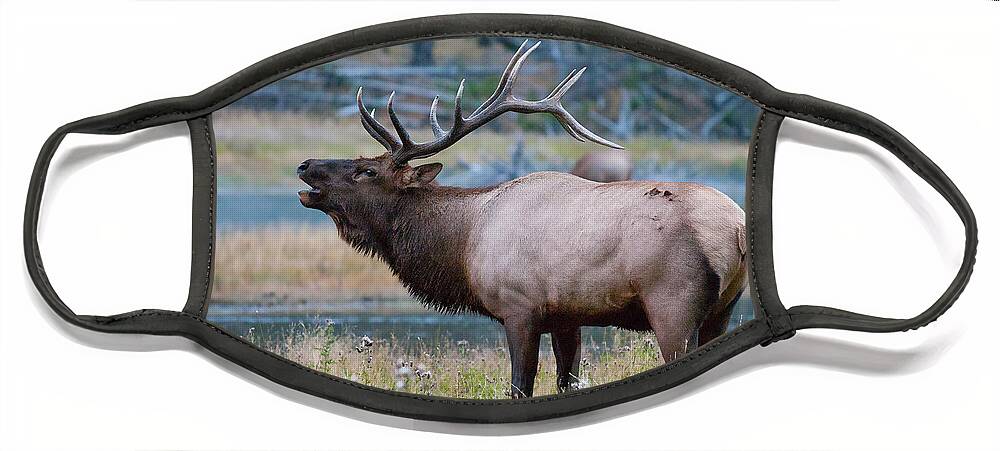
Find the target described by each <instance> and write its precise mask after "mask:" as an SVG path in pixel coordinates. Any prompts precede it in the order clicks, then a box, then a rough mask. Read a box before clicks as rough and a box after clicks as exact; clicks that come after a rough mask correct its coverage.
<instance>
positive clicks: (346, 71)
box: [24, 14, 976, 422]
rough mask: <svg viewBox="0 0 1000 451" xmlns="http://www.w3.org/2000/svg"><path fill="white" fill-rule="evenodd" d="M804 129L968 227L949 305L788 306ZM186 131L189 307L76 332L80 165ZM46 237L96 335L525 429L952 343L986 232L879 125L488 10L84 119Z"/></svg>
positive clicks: (758, 83)
mask: <svg viewBox="0 0 1000 451" xmlns="http://www.w3.org/2000/svg"><path fill="white" fill-rule="evenodd" d="M560 80H561V81H560ZM448 92H455V94H454V97H452V96H451V95H447V96H446V95H444V94H446V93H448ZM785 117H790V118H794V119H798V120H802V121H807V122H811V123H815V124H818V125H822V126H825V127H829V128H832V129H836V130H839V131H843V132H847V133H852V134H855V135H859V136H862V137H865V138H867V139H869V140H872V141H873V142H875V143H878V144H879V145H880V146H882V147H884V148H885V149H886V150H888V151H889V152H891V153H892V154H893V155H894V156H896V157H897V158H899V159H900V160H901V161H903V162H904V163H905V164H906V165H907V166H908V167H909V168H910V169H912V170H913V171H915V172H916V173H917V174H918V175H919V176H920V177H921V178H923V179H924V180H925V181H926V182H927V183H928V184H930V185H931V186H932V187H934V189H935V190H936V191H937V192H938V193H940V194H941V195H942V196H944V198H945V199H947V200H948V202H949V203H950V204H951V206H952V207H953V208H954V209H955V211H956V212H957V213H958V215H959V217H960V218H961V219H962V221H963V223H964V225H965V231H966V245H965V253H964V260H963V262H962V265H961V268H960V270H959V272H958V275H957V276H956V277H955V279H954V281H953V282H952V283H951V285H950V286H949V287H948V289H947V291H945V292H944V294H942V295H941V297H940V298H939V299H938V300H937V301H936V302H935V303H934V304H933V305H932V306H930V308H928V309H927V310H926V311H925V312H923V313H921V314H920V315H917V316H915V317H913V318H909V319H892V318H881V317H875V316H869V315H863V314H859V313H853V312H849V311H844V310H839V309H835V308H829V307H820V306H810V305H801V306H795V307H792V308H788V309H786V308H785V307H784V306H783V305H782V303H781V301H780V300H779V298H778V293H777V289H776V286H775V277H774V268H773V264H772V233H771V219H770V216H771V187H772V175H773V167H774V166H773V165H774V150H775V143H776V139H777V136H778V129H779V126H780V124H781V122H782V119H783V118H785ZM178 121H186V122H187V123H188V125H189V127H190V131H191V142H192V147H193V155H194V204H193V205H194V207H193V208H194V219H193V233H194V235H193V236H194V239H193V241H194V243H193V260H192V277H191V288H190V296H189V298H188V299H187V302H186V304H185V305H184V308H183V309H182V310H181V311H165V310H150V309H145V310H138V311H133V312H129V313H123V314H119V315H113V316H91V315H79V314H77V313H74V312H73V311H72V310H71V309H69V308H68V307H67V306H66V305H65V304H64V303H63V301H62V300H61V299H60V298H59V296H58V295H57V294H56V292H55V291H54V290H53V288H52V285H50V283H49V280H48V277H47V276H46V273H45V270H44V268H43V266H42V258H41V255H40V253H39V247H38V242H37V222H38V214H39V208H40V204H41V200H42V190H43V187H44V185H45V177H46V172H47V170H48V166H49V162H50V160H51V159H52V156H53V154H54V153H55V151H56V148H57V147H58V146H59V143H60V142H61V141H62V139H63V137H64V136H66V134H68V133H92V134H122V133H129V132H133V131H136V130H141V129H144V128H148V127H154V126H159V125H164V124H169V123H172V122H178ZM428 129H429V130H428ZM24 239H25V249H26V258H27V265H28V270H29V272H30V274H31V277H32V280H33V281H34V283H35V285H36V286H37V287H38V290H39V291H40V293H41V295H42V297H43V298H44V299H45V301H46V302H47V303H48V304H49V305H50V306H51V307H52V309H53V310H54V311H55V312H56V313H57V314H58V315H59V316H60V317H62V318H63V319H64V320H66V321H68V322H70V323H73V324H76V325H78V326H80V327H84V328H87V329H92V330H96V331H102V332H108V333H130V334H155V335H178V336H183V337H187V338H189V339H191V340H193V341H195V342H197V343H199V344H201V345H202V346H204V347H206V348H207V349H209V350H211V351H212V352H214V353H216V354H218V355H220V356H222V357H224V358H226V359H228V360H231V361H233V362H235V363H237V364H239V365H241V366H243V367H244V368H246V369H248V370H250V371H252V372H254V373H257V374H260V375H262V376H264V377H266V378H268V379H270V380H272V381H274V382H277V383H279V384H282V385H285V386H288V387H291V388H293V389H296V390H300V391H303V392H306V393H309V394H312V395H314V396H319V397H322V398H325V399H328V400H332V401H336V402H340V403H344V404H348V405H351V406H355V407H359V408H362V409H366V410H371V411H376V412H381V413H386V414H391V415H400V416H405V417H411V418H419V419H430V420H441V421H457V422H516V421H531V420H540V419H546V418H552V417H558V416H564V415H570V414H576V413H581V412H585V411H589V410H593V409H597V408H601V407H606V406H610V405H614V404H617V403H621V402H625V401H628V400H633V399H636V398H639V397H642V396H646V395H650V394H653V393H657V392H660V391H663V390H666V389H668V388H671V387H674V386H676V385H678V384H681V383H683V382H685V381H687V380H690V379H691V378H693V377H695V376H697V375H699V374H701V373H703V372H705V371H707V370H709V369H710V368H712V367H714V366H716V365H718V364H719V363H720V362H722V361H724V360H726V359H728V358H730V357H733V356H735V355H736V354H739V353H740V352H743V351H745V350H747V349H750V348H752V347H755V346H758V345H764V346H766V345H768V344H770V343H773V342H775V341H778V340H783V339H787V338H790V337H792V336H793V335H794V333H795V331H796V330H798V329H806V328H834V329H844V330H855V331H865V332H896V331H905V330H910V329H915V328H918V327H922V326H924V325H927V324H928V323H930V322H932V321H934V320H935V319H936V318H937V317H938V316H940V315H941V314H942V313H944V311H945V310H947V309H948V308H949V307H950V306H951V305H952V303H953V302H954V301H955V299H956V298H957V297H958V295H959V293H960V292H961V291H962V289H963V288H964V287H965V285H966V283H967V282H968V280H969V277H970V273H971V270H972V265H973V261H974V256H975V250H976V223H975V218H974V216H973V213H972V211H971V209H970V207H969V205H968V203H967V202H966V200H965V198H964V197H963V196H962V194H961V193H960V192H959V191H958V189H957V188H956V187H955V186H954V185H953V184H952V182H951V180H949V179H948V177H947V176H945V174H944V173H942V172H941V170H940V169H939V168H938V167H937V166H936V165H935V164H934V163H933V162H931V161H930V160H929V159H928V158H927V157H926V156H924V154H922V153H921V152H920V151H919V150H918V149H917V148H916V147H914V146H913V144H911V143H910V142H909V141H907V140H906V139H905V138H904V137H902V136H901V135H900V134H899V133H897V132H896V131H895V130H893V129H892V128H890V127H889V126H887V125H885V124H884V123H882V122H880V121H878V120H877V119H875V118H873V117H871V116H868V115H866V114H864V113H861V112H859V111H856V110H853V109H851V108H848V107H844V106H841V105H837V104H833V103H830V102H826V101H823V100H820V99H816V98H813V97H809V96H805V95H799V94H789V93H785V92H782V91H779V90H777V89H775V88H773V87H771V86H770V85H769V84H767V83H766V82H764V81H763V80H761V79H760V78H757V77H756V76H754V75H753V74H751V73H749V72H747V71H745V70H743V69H741V68H739V67H736V66H733V65H731V64H728V63H725V62H723V61H720V60H717V59H715V58H712V57H709V56H707V55H704V54H701V53H698V52H696V51H693V50H690V49H687V48H684V47H681V46H679V45H677V44H673V43H670V42H667V41H663V40H660V39H657V38H654V37H652V36H647V35H644V34H641V33H638V32H634V31H630V30H627V29H623V28H618V27H615V26H612V25H608V24H604V23H600V22H594V21H589V20H583V19H575V18H567V17H550V16H530V15H494V14H474V15H460V16H443V17H430V18H422V19H415V20H408V21H402V22H395V23H389V24H384V25H379V26H374V27H368V28H363V29H359V30H355V31H351V32H347V33H343V34H339V35H335V36H332V37H329V38H326V39H321V40H319V41H315V42H312V43H309V44H305V45H303V46H301V47H297V48H295V49H292V50H289V51H287V52H284V53H281V54H278V55H275V56H273V57H271V58H268V59H266V60H264V61H262V62H260V63H257V64H255V65H253V66H251V67H249V68H247V69H245V70H243V71H241V72H239V73H237V74H236V75H234V76H232V77H229V78H227V79H226V80H224V81H222V82H220V83H218V84H216V85H214V86H212V87H210V88H208V89H206V90H204V91H202V92H200V93H198V94H195V95H193V96H188V97H177V98H170V99H164V100H159V101H154V102H149V103H145V104H141V105H137V106H134V107H132V108H128V109H124V110H121V111H117V112H114V113H109V114H105V115H101V116H95V117H90V118H86V119H82V120H79V121H76V122H73V123H70V124H66V125H64V126H62V127H61V128H59V129H58V130H56V132H55V133H53V135H52V136H51V137H50V138H49V139H48V141H46V142H45V144H44V146H43V147H42V150H41V154H40V155H39V157H38V161H37V164H36V166H35V169H34V173H33V175H32V179H31V185H30V188H29V192H28V200H27V208H26V215H25V228H24Z"/></svg>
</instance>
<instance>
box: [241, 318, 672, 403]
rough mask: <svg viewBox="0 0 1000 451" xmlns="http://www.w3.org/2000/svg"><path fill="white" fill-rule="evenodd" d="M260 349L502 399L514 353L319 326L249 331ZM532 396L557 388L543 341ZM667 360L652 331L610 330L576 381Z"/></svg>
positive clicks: (618, 375) (351, 374) (603, 378)
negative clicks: (261, 334) (268, 335)
mask: <svg viewBox="0 0 1000 451" xmlns="http://www.w3.org/2000/svg"><path fill="white" fill-rule="evenodd" d="M244 338H246V339H247V340H249V341H251V342H253V343H254V344H255V345H257V346H258V347H261V348H263V349H266V350H268V351H271V352H274V353H276V354H278V355H281V356H283V357H285V358H288V359H289V360H292V361H295V362H298V363H300V364H302V365H305V366H307V367H309V368H312V369H315V370H318V371H322V372H324V373H328V374H331V375H334V376H338V377H342V378H344V379H348V380H352V381H355V382H359V383H362V384H365V385H370V386H374V387H378V388H383V389H387V390H398V391H403V392H408V393H418V394H424V395H434V396H448V397H458V398H475V399H497V398H500V399H503V398H507V397H509V396H510V390H511V385H510V357H509V356H508V354H507V347H506V345H505V344H503V343H496V344H495V346H492V345H491V346H477V345H470V344H469V343H468V342H466V341H457V342H456V341H452V340H450V339H447V338H440V339H437V340H434V341H432V342H428V341H422V340H416V341H409V342H404V341H403V340H397V339H395V338H391V339H384V340H383V339H376V340H371V339H369V338H368V337H367V336H357V335H354V334H351V333H343V332H341V331H338V330H335V328H334V326H316V327H310V328H304V329H303V330H300V331H296V332H295V333H290V334H288V335H287V336H285V338H284V339H281V340H263V339H259V338H257V337H255V336H254V334H253V331H251V332H250V333H249V334H247V336H246V337H244ZM542 348H543V351H542V353H541V358H540V359H539V360H540V361H539V368H538V376H537V378H536V379H535V392H534V394H535V396H539V395H546V394H552V393H555V392H556V374H555V368H556V366H555V359H554V357H553V355H552V353H551V352H547V350H548V349H551V348H550V344H549V342H548V340H547V339H546V340H543V343H542ZM662 364H663V359H662V358H661V356H660V352H659V348H658V347H657V346H656V341H655V338H654V337H653V335H652V334H651V333H636V332H627V331H621V330H617V329H612V328H607V329H606V333H605V339H604V340H602V342H600V343H597V342H593V341H591V342H590V343H584V346H583V350H582V363H581V366H580V374H579V375H577V382H576V384H577V385H578V386H579V387H588V386H594V385H600V384H604V383H608V382H614V381H617V380H620V379H622V378H626V377H629V376H632V375H635V374H637V373H640V372H642V371H646V370H649V369H652V368H655V367H657V366H660V365H662Z"/></svg>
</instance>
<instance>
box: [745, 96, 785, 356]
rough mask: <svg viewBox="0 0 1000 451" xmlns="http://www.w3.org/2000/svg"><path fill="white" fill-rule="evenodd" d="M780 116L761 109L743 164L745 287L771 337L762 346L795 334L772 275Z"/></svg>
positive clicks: (782, 117) (781, 118)
mask: <svg viewBox="0 0 1000 451" xmlns="http://www.w3.org/2000/svg"><path fill="white" fill-rule="evenodd" d="M783 119H784V116H780V115H777V114H774V113H771V112H769V111H766V110H765V111H763V112H762V113H761V114H760V119H758V121H757V128H756V130H754V133H753V137H752V138H751V140H750V153H749V159H750V161H749V164H747V175H746V183H747V190H746V193H747V196H746V197H747V205H748V206H749V208H748V209H747V246H748V248H749V252H748V253H747V255H748V258H749V259H750V264H749V265H748V266H747V271H748V273H749V274H748V275H749V287H748V288H749V289H750V294H751V296H752V297H753V299H755V300H757V305H758V306H759V307H760V309H761V311H762V313H763V315H762V318H763V319H764V321H765V322H766V323H767V327H768V330H770V332H771V338H770V339H769V340H768V341H766V342H764V343H763V344H764V345H767V344H770V343H772V342H775V341H778V340H784V339H786V338H791V336H792V335H795V329H794V328H792V322H791V320H790V319H789V317H788V312H787V311H786V310H785V306H784V305H782V303H781V299H780V298H779V297H778V290H777V282H776V281H775V278H774V254H773V252H772V242H773V241H772V234H771V190H772V188H773V186H774V185H773V182H774V152H775V143H776V142H777V139H778V131H779V130H780V129H781V121H782V120H783Z"/></svg>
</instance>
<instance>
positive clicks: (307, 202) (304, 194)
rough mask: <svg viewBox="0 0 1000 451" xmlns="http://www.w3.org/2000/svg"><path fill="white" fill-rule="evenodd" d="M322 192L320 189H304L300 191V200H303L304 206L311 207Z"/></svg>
mask: <svg viewBox="0 0 1000 451" xmlns="http://www.w3.org/2000/svg"><path fill="white" fill-rule="evenodd" d="M319 195H320V192H319V190H318V189H316V188H313V189H304V190H301V191H299V202H302V205H303V206H306V207H311V206H312V205H313V204H314V203H315V202H316V201H317V200H318V199H319Z"/></svg>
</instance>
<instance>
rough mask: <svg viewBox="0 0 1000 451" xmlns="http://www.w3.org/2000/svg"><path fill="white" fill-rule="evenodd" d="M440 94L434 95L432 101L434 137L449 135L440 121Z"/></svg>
mask: <svg viewBox="0 0 1000 451" xmlns="http://www.w3.org/2000/svg"><path fill="white" fill-rule="evenodd" d="M439 99H440V97H439V96H434V101H432V102H431V130H433V131H434V137H435V138H440V137H442V136H444V135H447V134H448V132H446V131H444V129H443V128H441V124H440V123H439V122H438V114H437V113H438V100H439Z"/></svg>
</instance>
